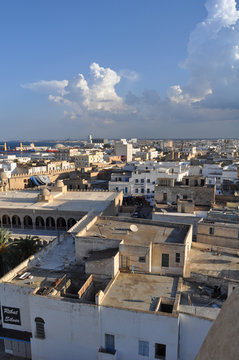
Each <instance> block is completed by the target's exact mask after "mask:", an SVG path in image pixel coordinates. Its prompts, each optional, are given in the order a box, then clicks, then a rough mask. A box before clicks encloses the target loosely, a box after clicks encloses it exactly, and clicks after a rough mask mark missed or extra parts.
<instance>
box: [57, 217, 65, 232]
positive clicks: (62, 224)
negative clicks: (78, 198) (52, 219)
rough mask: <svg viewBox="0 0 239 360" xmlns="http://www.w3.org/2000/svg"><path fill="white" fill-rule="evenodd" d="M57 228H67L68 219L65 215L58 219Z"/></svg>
mask: <svg viewBox="0 0 239 360" xmlns="http://www.w3.org/2000/svg"><path fill="white" fill-rule="evenodd" d="M56 224H57V230H66V220H65V219H64V218H63V217H59V218H58V219H57V222H56Z"/></svg>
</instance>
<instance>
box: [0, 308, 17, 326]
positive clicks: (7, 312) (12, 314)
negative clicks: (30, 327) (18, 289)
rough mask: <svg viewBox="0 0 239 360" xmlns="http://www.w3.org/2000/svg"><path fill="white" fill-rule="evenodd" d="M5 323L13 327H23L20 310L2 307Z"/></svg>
mask: <svg viewBox="0 0 239 360" xmlns="http://www.w3.org/2000/svg"><path fill="white" fill-rule="evenodd" d="M2 314H3V322H5V323H7V324H13V325H21V318H20V309H18V308H14V307H9V306H2Z"/></svg>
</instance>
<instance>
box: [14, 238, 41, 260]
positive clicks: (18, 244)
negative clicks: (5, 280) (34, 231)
mask: <svg viewBox="0 0 239 360" xmlns="http://www.w3.org/2000/svg"><path fill="white" fill-rule="evenodd" d="M41 249H42V245H41V243H40V238H39V237H38V236H36V235H34V236H31V235H27V236H26V237H25V238H23V237H20V238H18V239H14V240H13V242H12V243H11V244H10V245H9V255H10V253H11V255H12V256H11V258H12V259H11V260H12V262H11V265H12V266H13V265H14V264H15V266H16V265H18V264H20V263H21V262H22V261H24V260H26V259H27V258H28V257H29V256H31V255H34V254H35V253H36V252H37V251H39V250H41Z"/></svg>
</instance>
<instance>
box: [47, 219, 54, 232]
mask: <svg viewBox="0 0 239 360" xmlns="http://www.w3.org/2000/svg"><path fill="white" fill-rule="evenodd" d="M55 228H56V223H55V220H54V218H53V217H51V216H49V217H48V218H46V229H47V230H55Z"/></svg>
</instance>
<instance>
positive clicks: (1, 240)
mask: <svg viewBox="0 0 239 360" xmlns="http://www.w3.org/2000/svg"><path fill="white" fill-rule="evenodd" d="M10 237H11V233H10V232H9V231H8V230H7V229H2V228H0V276H3V275H4V274H5V272H6V271H7V252H8V246H9V239H10Z"/></svg>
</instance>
